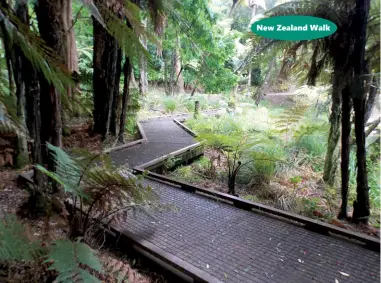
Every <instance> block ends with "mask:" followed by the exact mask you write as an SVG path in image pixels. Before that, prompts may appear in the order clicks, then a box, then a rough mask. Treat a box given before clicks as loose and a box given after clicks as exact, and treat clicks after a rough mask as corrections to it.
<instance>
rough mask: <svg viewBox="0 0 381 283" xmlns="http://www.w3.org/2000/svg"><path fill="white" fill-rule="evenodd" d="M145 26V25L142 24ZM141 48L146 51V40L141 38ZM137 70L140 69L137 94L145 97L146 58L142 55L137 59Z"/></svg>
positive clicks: (146, 89) (146, 78)
mask: <svg viewBox="0 0 381 283" xmlns="http://www.w3.org/2000/svg"><path fill="white" fill-rule="evenodd" d="M144 26H146V23H144ZM140 42H141V44H142V46H143V47H144V48H145V49H147V38H146V37H144V36H142V37H141V38H140ZM139 69H140V78H139V93H140V95H141V96H146V95H147V93H148V73H147V58H145V56H144V55H143V54H141V56H140V57H139Z"/></svg>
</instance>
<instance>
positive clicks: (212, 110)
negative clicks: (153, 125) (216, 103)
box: [140, 108, 221, 123]
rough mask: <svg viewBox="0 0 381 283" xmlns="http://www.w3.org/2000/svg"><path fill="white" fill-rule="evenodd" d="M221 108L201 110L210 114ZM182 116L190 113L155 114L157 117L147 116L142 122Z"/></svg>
mask: <svg viewBox="0 0 381 283" xmlns="http://www.w3.org/2000/svg"><path fill="white" fill-rule="evenodd" d="M219 110H221V108H216V109H208V110H204V111H201V113H204V114H208V113H209V112H216V111H219ZM181 116H189V113H185V112H184V113H177V114H172V115H160V116H155V117H150V118H146V119H143V120H140V122H141V123H145V122H149V121H152V120H160V119H168V118H171V117H181Z"/></svg>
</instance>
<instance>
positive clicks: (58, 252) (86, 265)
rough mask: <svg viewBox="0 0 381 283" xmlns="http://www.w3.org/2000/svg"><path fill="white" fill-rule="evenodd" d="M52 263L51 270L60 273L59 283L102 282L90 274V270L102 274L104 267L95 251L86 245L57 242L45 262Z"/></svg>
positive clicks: (77, 242) (65, 241)
mask: <svg viewBox="0 0 381 283" xmlns="http://www.w3.org/2000/svg"><path fill="white" fill-rule="evenodd" d="M51 261H53V264H52V265H51V266H50V267H49V270H56V271H57V272H58V273H59V275H58V277H57V278H56V281H57V282H62V283H69V282H83V283H87V282H88V283H93V282H101V281H100V280H99V279H98V278H96V277H95V276H94V275H92V274H91V273H90V272H89V269H93V270H95V271H96V272H98V273H102V272H103V269H102V265H101V263H100V261H99V259H98V258H97V257H96V256H95V254H94V252H93V250H92V249H91V248H90V247H89V246H88V245H86V244H84V243H81V242H79V241H76V242H70V241H68V240H57V241H56V242H55V244H54V245H53V246H52V248H51V250H50V252H49V254H48V259H47V260H46V261H45V262H51Z"/></svg>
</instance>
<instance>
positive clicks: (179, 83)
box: [175, 35, 185, 93]
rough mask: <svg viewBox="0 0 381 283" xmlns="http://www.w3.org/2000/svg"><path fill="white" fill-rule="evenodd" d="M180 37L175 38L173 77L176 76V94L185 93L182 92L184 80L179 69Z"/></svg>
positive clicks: (180, 68)
mask: <svg viewBox="0 0 381 283" xmlns="http://www.w3.org/2000/svg"><path fill="white" fill-rule="evenodd" d="M180 48H181V45H180V36H179V35H177V38H176V49H175V75H176V81H175V87H176V92H178V93H185V90H184V78H183V75H182V67H181V55H180Z"/></svg>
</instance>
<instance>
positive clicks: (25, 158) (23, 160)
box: [14, 48, 29, 168]
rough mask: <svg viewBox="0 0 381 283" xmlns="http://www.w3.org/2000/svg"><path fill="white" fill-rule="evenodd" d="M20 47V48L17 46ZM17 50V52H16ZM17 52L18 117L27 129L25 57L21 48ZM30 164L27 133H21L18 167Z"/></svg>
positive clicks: (18, 141) (19, 135)
mask: <svg viewBox="0 0 381 283" xmlns="http://www.w3.org/2000/svg"><path fill="white" fill-rule="evenodd" d="M17 49H18V48H17ZM16 52H17V53H16ZM15 53H16V54H17V55H16V56H15V57H16V58H15V59H16V60H15V61H16V62H15V68H14V75H15V82H16V97H17V118H18V119H19V122H20V123H21V125H22V127H23V128H24V129H25V130H26V128H27V127H26V113H25V107H26V97H25V96H26V95H25V92H26V85H25V80H24V77H23V73H22V72H23V67H24V66H23V63H24V62H23V61H24V60H23V59H24V58H23V57H22V56H21V54H22V53H21V52H20V50H17V51H16V48H15ZM27 164H29V151H28V142H27V133H20V134H18V135H17V157H16V167H17V168H22V167H24V166H25V165H27Z"/></svg>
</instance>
